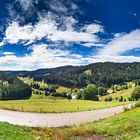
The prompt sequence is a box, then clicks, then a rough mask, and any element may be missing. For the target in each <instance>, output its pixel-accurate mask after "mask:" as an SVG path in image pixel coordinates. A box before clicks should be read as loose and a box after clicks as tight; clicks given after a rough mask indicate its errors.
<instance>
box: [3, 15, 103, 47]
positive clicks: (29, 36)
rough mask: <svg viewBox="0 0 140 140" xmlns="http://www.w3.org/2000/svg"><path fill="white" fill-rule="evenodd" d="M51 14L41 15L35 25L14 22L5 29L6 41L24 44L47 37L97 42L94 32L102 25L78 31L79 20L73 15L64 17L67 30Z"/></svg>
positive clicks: (57, 39) (53, 39)
mask: <svg viewBox="0 0 140 140" xmlns="http://www.w3.org/2000/svg"><path fill="white" fill-rule="evenodd" d="M49 16H50V15H48V16H46V17H44V18H42V17H40V20H39V22H38V23H36V24H35V25H31V24H27V25H24V26H20V25H19V24H18V23H17V22H12V24H10V25H9V26H8V27H7V29H6V31H5V38H4V41H5V42H8V43H11V44H16V43H26V44H24V45H29V44H31V43H32V42H36V41H37V40H41V39H43V38H46V39H49V40H51V41H64V42H75V43H76V42H77V43H79V42H85V43H86V42H87V43H96V42H97V41H98V37H97V35H95V34H93V33H97V32H99V31H102V28H101V29H100V30H99V27H100V25H96V26H97V27H98V29H97V28H94V29H93V28H92V31H87V30H86V32H84V31H77V30H75V28H74V25H75V24H76V23H77V20H75V19H74V18H73V17H65V18H64V21H63V23H64V25H65V30H61V28H59V27H58V24H57V23H56V22H55V21H54V20H51V19H49ZM87 28H88V27H87Z"/></svg>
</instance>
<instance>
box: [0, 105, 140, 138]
mask: <svg viewBox="0 0 140 140" xmlns="http://www.w3.org/2000/svg"><path fill="white" fill-rule="evenodd" d="M139 117H140V108H135V109H133V110H130V111H127V112H124V113H122V114H119V115H116V116H113V117H110V118H107V119H103V120H100V121H97V122H92V123H85V124H81V125H76V126H70V127H61V128H28V127H20V126H14V125H10V124H7V123H0V140H25V139H26V140H83V139H81V138H90V137H91V138H101V139H100V140H102V139H103V140H104V139H105V140H132V139H133V140H140V125H139V124H140V119H139Z"/></svg>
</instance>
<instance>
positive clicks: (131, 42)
mask: <svg viewBox="0 0 140 140" xmlns="http://www.w3.org/2000/svg"><path fill="white" fill-rule="evenodd" d="M135 48H140V29H136V30H133V31H131V32H130V33H119V34H116V35H115V37H114V38H113V39H112V40H111V42H109V43H108V44H106V45H105V47H104V48H103V49H101V50H100V52H99V55H107V56H111V55H115V56H116V55H121V54H122V53H124V52H126V51H129V50H132V49H135Z"/></svg>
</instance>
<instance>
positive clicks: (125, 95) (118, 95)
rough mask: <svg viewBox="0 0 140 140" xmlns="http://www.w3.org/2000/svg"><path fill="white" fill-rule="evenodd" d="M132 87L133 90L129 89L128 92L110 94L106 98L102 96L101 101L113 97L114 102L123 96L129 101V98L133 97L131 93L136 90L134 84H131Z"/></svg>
mask: <svg viewBox="0 0 140 140" xmlns="http://www.w3.org/2000/svg"><path fill="white" fill-rule="evenodd" d="M129 84H131V85H132V88H129V89H127V90H123V91H117V92H116V93H111V94H108V95H105V96H101V97H100V100H101V101H104V100H105V98H107V97H109V96H111V97H112V98H113V99H114V100H115V99H116V98H120V97H121V96H123V97H124V98H125V99H128V98H129V97H131V93H132V92H133V90H134V88H135V85H134V84H132V83H129Z"/></svg>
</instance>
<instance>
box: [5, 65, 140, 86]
mask: <svg viewBox="0 0 140 140" xmlns="http://www.w3.org/2000/svg"><path fill="white" fill-rule="evenodd" d="M8 73H9V74H13V75H16V76H25V77H26V76H29V77H33V78H34V79H36V80H44V81H46V82H47V83H51V84H59V85H62V86H66V87H84V86H86V85H87V84H88V83H94V84H96V85H104V86H111V85H112V84H118V83H122V82H126V81H132V80H136V79H140V63H136V62H135V63H111V62H106V63H94V64H90V65H87V66H64V67H58V68H52V69H39V70H35V71H18V72H8Z"/></svg>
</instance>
